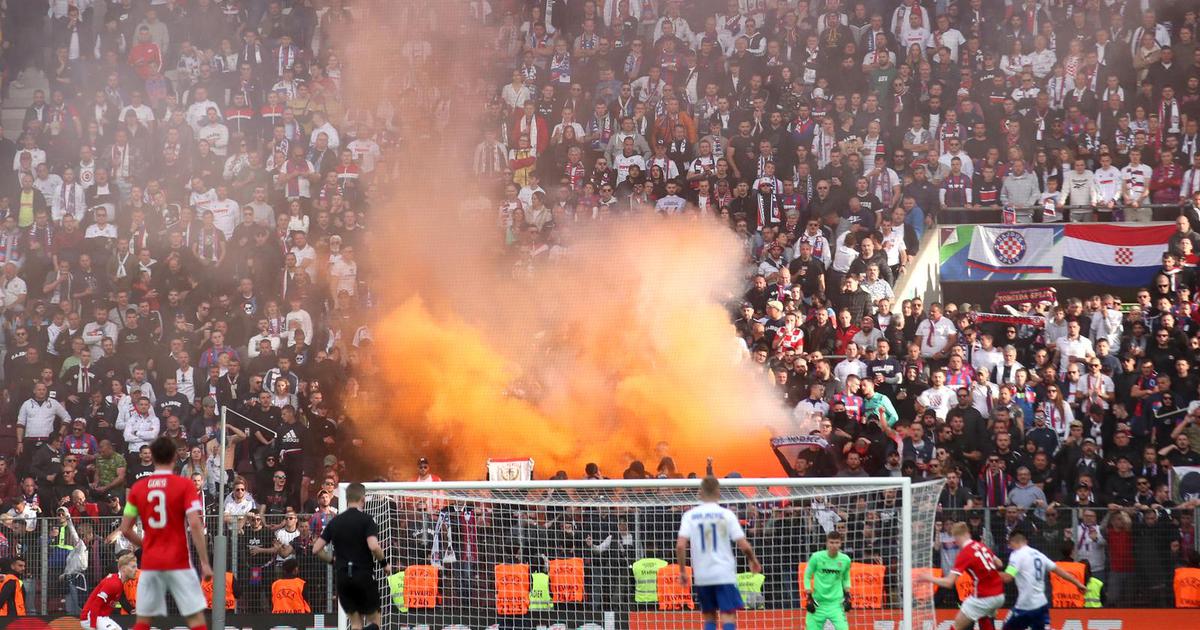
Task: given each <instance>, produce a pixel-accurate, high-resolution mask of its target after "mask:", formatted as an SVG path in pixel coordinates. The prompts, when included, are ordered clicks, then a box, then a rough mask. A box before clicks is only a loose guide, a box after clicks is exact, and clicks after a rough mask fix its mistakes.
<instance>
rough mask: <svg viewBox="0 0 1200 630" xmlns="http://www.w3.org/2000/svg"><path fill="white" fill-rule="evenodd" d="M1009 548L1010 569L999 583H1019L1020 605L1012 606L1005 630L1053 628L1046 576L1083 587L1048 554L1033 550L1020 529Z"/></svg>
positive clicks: (1014, 535)
mask: <svg viewBox="0 0 1200 630" xmlns="http://www.w3.org/2000/svg"><path fill="white" fill-rule="evenodd" d="M1008 547H1009V548H1010V549H1012V553H1011V554H1009V556H1008V568H1007V569H1005V570H1004V573H1003V574H1002V575H1001V576H1000V579H1001V580H1003V581H1004V582H1016V583H1017V603H1016V605H1014V606H1013V609H1012V613H1011V614H1010V615H1009V616H1008V620H1007V621H1005V622H1004V630H1045V628H1046V626H1048V625H1049V624H1050V601H1049V600H1048V599H1046V573H1047V572H1050V573H1054V574H1055V575H1057V576H1058V577H1061V578H1062V579H1064V580H1066V581H1068V582H1070V583H1072V584H1074V585H1075V587H1076V588H1078V589H1079V590H1080V591H1083V590H1085V587H1084V584H1083V582H1080V581H1079V579H1078V578H1076V577H1075V576H1074V575H1071V574H1070V573H1068V572H1067V571H1066V570H1064V569H1063V568H1062V567H1059V566H1058V565H1057V564H1054V561H1053V560H1051V559H1050V558H1047V557H1046V554H1044V553H1042V552H1040V551H1038V550H1037V549H1034V548H1033V547H1030V546H1029V541H1028V540H1026V538H1025V534H1024V532H1022V531H1021V530H1020V529H1016V530H1013V532H1012V533H1011V534H1009V535H1008Z"/></svg>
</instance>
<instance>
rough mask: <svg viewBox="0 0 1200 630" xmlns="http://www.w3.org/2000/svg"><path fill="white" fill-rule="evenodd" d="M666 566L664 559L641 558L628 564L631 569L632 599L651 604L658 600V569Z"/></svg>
mask: <svg viewBox="0 0 1200 630" xmlns="http://www.w3.org/2000/svg"><path fill="white" fill-rule="evenodd" d="M665 566H667V561H666V560H660V559H658V558H642V559H640V560H638V561H637V562H634V563H633V564H632V565H630V566H629V568H630V570H632V571H633V601H634V602H636V603H639V604H653V603H655V602H657V601H658V570H659V569H661V568H663V567H665Z"/></svg>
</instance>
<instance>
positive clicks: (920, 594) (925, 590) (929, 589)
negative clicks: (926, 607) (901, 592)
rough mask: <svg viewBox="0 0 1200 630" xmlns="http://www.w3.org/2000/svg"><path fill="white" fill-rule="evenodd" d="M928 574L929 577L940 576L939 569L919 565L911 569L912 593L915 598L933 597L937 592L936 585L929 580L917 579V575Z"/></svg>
mask: <svg viewBox="0 0 1200 630" xmlns="http://www.w3.org/2000/svg"><path fill="white" fill-rule="evenodd" d="M920 575H928V576H931V577H942V570H941V569H929V568H924V567H919V568H916V569H913V570H912V577H913V580H912V585H913V587H912V594H913V599H915V600H926V599H933V594H934V593H936V592H937V586H935V585H934V584H931V583H929V582H919V581H917V576H920Z"/></svg>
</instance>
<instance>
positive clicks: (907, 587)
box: [337, 477, 941, 630]
mask: <svg viewBox="0 0 1200 630" xmlns="http://www.w3.org/2000/svg"><path fill="white" fill-rule="evenodd" d="M700 481H701V480H700V479H625V480H614V479H580V480H558V481H552V480H533V481H511V482H503V481H433V482H428V481H375V482H363V486H365V487H366V490H367V494H371V493H372V492H404V491H412V492H435V491H447V490H569V489H579V490H588V489H605V488H623V489H655V488H678V489H695V490H699V489H700ZM721 481H722V485H723V486H724V485H734V486H737V487H753V488H769V487H780V486H783V487H791V488H796V487H804V486H820V487H821V488H826V489H829V488H832V489H834V490H835V491H836V490H839V489H841V490H844V492H853V491H854V490H855V489H858V488H893V489H896V490H898V491H899V492H900V505H901V506H902V509H901V510H900V549H902V550H903V553H901V570H902V572H901V575H903V576H911V575H912V568H913V564H912V562H913V556H912V542H913V540H912V514H913V512H912V511H913V504H912V498H913V487H914V486H916V485H934V484H938V483H941V482H940V481H936V480H935V481H926V482H921V483H920V484H914V483H913V481H912V479H909V478H908V477H855V478H842V477H799V478H797V477H779V478H771V477H765V478H734V479H726V478H722V479H721ZM349 485H350V484H349V483H346V482H342V483H339V484H338V489H337V496H338V506H339V509H341V506H345V505H346V488H347V487H348V486H349ZM927 531H929V532H930V536H932V535H933V528H932V527H930V528H929V529H928V530H927ZM929 544H930V545H932V544H933V543H932V538H931V540H930V543H929ZM900 582H901V594H902V597H901V600H902V601H901V611H902V612H901V619H900V630H913V584H912V579H911V578H907V579H902V580H901V581H900ZM348 622H349V617H348V616H347V615H346V611H345V610H343V609H342V606H341V603H340V602H339V603H338V627H339V628H348V627H349V625H348ZM472 630H474V629H472Z"/></svg>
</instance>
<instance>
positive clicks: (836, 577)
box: [803, 531, 850, 630]
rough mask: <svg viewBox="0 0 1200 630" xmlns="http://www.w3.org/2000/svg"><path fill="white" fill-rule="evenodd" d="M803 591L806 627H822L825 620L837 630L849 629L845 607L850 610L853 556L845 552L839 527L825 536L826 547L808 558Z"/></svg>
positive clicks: (813, 628)
mask: <svg viewBox="0 0 1200 630" xmlns="http://www.w3.org/2000/svg"><path fill="white" fill-rule="evenodd" d="M803 586H804V592H805V595H806V596H807V598H808V604H807V605H806V608H807V610H808V615H807V616H806V623H805V625H806V626H807V630H821V629H822V628H824V627H825V622H826V621H831V622H833V627H834V629H835V630H849V628H850V624H848V623H846V611H847V610H850V556H847V555H846V554H844V553H842V535H841V534H840V533H838V532H836V531H833V532H829V534H828V535H827V536H826V537H825V550H824V551H818V552H816V553H814V554H813V555H812V557H811V558H809V559H808V566H806V567H805V568H804V585H803Z"/></svg>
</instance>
